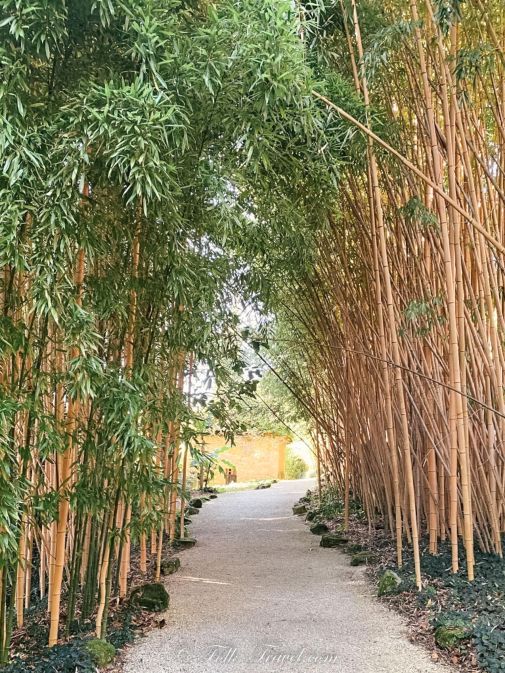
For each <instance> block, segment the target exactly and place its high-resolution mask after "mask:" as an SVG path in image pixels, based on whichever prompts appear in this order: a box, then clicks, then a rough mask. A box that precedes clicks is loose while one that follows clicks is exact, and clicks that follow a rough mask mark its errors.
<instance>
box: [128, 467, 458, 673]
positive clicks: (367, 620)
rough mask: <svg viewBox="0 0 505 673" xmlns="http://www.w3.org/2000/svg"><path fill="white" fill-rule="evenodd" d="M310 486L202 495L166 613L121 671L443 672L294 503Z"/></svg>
mask: <svg viewBox="0 0 505 673" xmlns="http://www.w3.org/2000/svg"><path fill="white" fill-rule="evenodd" d="M310 486H312V482H311V481H308V480H301V481H290V482H289V481H288V482H282V483H279V484H274V485H273V486H272V488H270V489H265V490H258V491H256V490H253V491H243V492H238V493H225V494H221V495H220V496H219V498H218V499H216V500H212V501H210V502H207V503H204V506H203V509H202V511H201V513H200V514H199V515H198V516H195V517H194V518H193V523H192V524H191V533H192V535H194V536H195V537H196V538H197V540H198V544H197V546H196V547H194V548H193V549H191V550H187V551H184V552H181V554H180V557H181V562H182V566H181V569H180V570H179V572H178V573H177V574H175V575H172V576H171V577H170V579H169V580H168V583H167V586H168V589H169V592H170V597H171V606H170V610H169V612H168V614H167V625H166V626H165V628H163V629H156V630H153V631H152V632H151V633H150V634H149V635H148V636H146V637H145V638H143V639H142V640H140V641H139V642H138V643H137V644H136V645H134V647H132V649H131V650H130V651H129V652H128V653H127V656H126V661H125V671H126V673H219V672H221V671H222V672H223V673H274V672H275V673H277V672H280V673H281V672H282V673H326V672H328V673H444V672H445V673H448V671H449V669H447V668H444V667H443V666H441V665H439V664H435V663H433V662H432V661H431V660H430V657H429V655H428V653H426V652H425V651H424V650H422V649H421V648H419V647H417V646H415V645H413V644H411V643H410V642H409V641H408V640H407V638H406V633H405V628H404V626H403V624H402V621H401V619H400V617H398V616H397V615H395V614H393V613H392V612H390V611H388V610H387V609H386V608H385V607H384V606H382V605H380V604H379V603H378V601H376V600H375V599H374V598H373V597H372V596H371V592H370V588H369V587H367V584H366V583H365V581H364V577H363V574H364V570H363V568H352V567H350V566H349V558H348V557H347V556H345V555H343V554H341V553H340V552H338V551H337V550H335V549H322V548H320V547H319V546H318V545H319V537H316V536H314V535H312V534H311V533H310V532H309V530H308V528H307V526H306V525H305V524H304V522H303V518H302V517H296V516H293V515H292V513H291V507H292V505H293V504H294V502H295V501H296V500H297V499H298V498H299V497H300V496H301V495H303V494H304V493H305V491H306V490H307V488H308V487H310Z"/></svg>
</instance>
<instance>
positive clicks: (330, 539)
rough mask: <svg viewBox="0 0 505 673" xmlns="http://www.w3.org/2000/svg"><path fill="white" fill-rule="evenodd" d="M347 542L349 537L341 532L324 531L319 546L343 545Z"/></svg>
mask: <svg viewBox="0 0 505 673" xmlns="http://www.w3.org/2000/svg"><path fill="white" fill-rule="evenodd" d="M348 542H349V539H348V538H346V537H345V535H342V534H341V533H325V534H324V535H323V536H322V537H321V542H320V543H319V544H320V546H321V547H343V546H344V545H346V544H347V543H348Z"/></svg>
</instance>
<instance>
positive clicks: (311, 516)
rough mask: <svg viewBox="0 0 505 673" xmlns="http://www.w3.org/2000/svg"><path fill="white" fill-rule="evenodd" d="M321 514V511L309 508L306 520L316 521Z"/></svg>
mask: <svg viewBox="0 0 505 673" xmlns="http://www.w3.org/2000/svg"><path fill="white" fill-rule="evenodd" d="M318 516H319V511H318V510H317V509H309V511H308V512H307V516H306V517H305V521H314V519H316V518H317V517H318Z"/></svg>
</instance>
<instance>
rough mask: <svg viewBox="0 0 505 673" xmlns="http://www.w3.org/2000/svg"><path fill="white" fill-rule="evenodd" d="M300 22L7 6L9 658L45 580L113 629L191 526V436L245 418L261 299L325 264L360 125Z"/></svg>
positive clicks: (151, 7) (0, 602)
mask: <svg viewBox="0 0 505 673" xmlns="http://www.w3.org/2000/svg"><path fill="white" fill-rule="evenodd" d="M302 32H303V26H302V24H301V19H300V15H299V13H298V12H296V11H294V7H293V6H292V4H291V3H290V2H287V1H286V2H284V1H282V2H278V1H276V2H266V3H265V2H259V0H246V1H244V2H238V1H237V2H236V1H233V0H227V1H226V2H222V3H218V4H217V5H215V6H214V5H212V4H210V3H204V2H202V3H198V2H195V3H186V2H181V1H179V0H160V1H157V2H147V1H146V2H137V1H135V2H133V1H131V2H129V1H127V2H116V0H106V1H102V0H99V1H93V2H91V0H90V1H84V2H82V0H79V1H77V0H75V1H74V0H72V1H71V2H63V1H62V2H54V3H49V4H48V3H45V2H38V0H33V1H30V2H18V1H17V0H7V1H6V2H4V3H3V4H2V8H1V10H0V69H1V77H0V80H1V84H0V115H1V122H0V165H1V167H2V174H1V176H0V201H1V208H0V309H1V318H0V320H1V322H0V428H1V431H0V659H1V661H2V662H5V661H6V660H7V659H8V656H9V643H10V637H11V633H12V630H13V628H15V627H16V625H17V626H21V625H22V624H23V621H24V615H25V610H26V608H27V607H28V606H29V603H30V600H31V596H35V597H36V600H39V599H45V600H47V606H48V635H49V644H50V645H53V644H55V643H56V642H57V641H58V639H61V638H62V637H65V636H66V635H68V634H69V632H70V630H71V628H74V627H73V624H74V623H75V622H76V621H79V622H81V623H84V622H86V621H89V620H90V619H94V620H95V624H96V631H97V633H98V634H99V635H103V636H104V637H105V636H106V633H107V615H108V606H109V604H110V601H111V599H112V598H113V597H117V596H118V595H119V596H123V595H124V594H125V593H126V591H127V582H128V572H129V566H130V549H131V546H132V545H137V544H139V543H140V544H141V545H142V548H143V549H144V552H145V549H146V544H145V541H146V539H149V538H151V537H153V536H154V537H153V539H156V538H158V547H157V550H156V552H155V555H157V556H158V557H159V554H160V553H161V550H162V545H163V544H166V540H167V539H169V538H170V536H172V537H173V531H171V530H170V522H171V521H173V516H172V515H173V514H174V513H175V512H172V515H171V513H170V508H171V507H172V509H173V507H174V501H175V498H174V495H175V497H176V495H177V490H178V483H177V479H176V477H175V475H176V474H177V471H178V468H179V465H178V462H177V459H176V457H175V456H177V446H178V445H180V443H181V442H182V443H183V444H184V447H185V448H186V449H187V448H189V450H191V451H192V452H193V454H194V456H195V459H196V460H198V457H199V456H200V455H201V454H200V453H199V451H198V437H199V436H200V434H201V432H202V426H203V421H202V414H204V415H206V414H207V413H210V414H211V415H214V417H217V418H219V422H220V424H221V425H222V427H224V428H225V430H226V432H227V433H229V434H232V433H233V430H234V427H235V420H234V418H233V416H232V415H231V414H230V409H231V408H232V407H234V406H236V405H237V404H238V403H239V401H240V399H241V398H242V397H243V396H244V395H247V394H249V388H250V386H249V385H248V384H247V383H244V380H243V377H242V370H243V369H244V368H245V362H244V360H243V357H242V352H241V351H242V348H243V344H242V341H241V340H240V338H239V337H238V334H237V330H238V328H239V326H240V317H239V314H240V310H239V309H240V306H241V305H248V306H249V307H250V310H253V311H257V312H258V313H262V314H264V315H268V313H269V311H270V310H271V306H272V302H273V299H274V296H275V293H276V289H275V288H276V287H278V286H279V285H280V284H282V283H283V282H285V280H286V278H288V277H292V276H293V273H294V274H296V273H297V271H296V269H306V268H308V265H310V260H311V255H312V252H313V249H314V248H313V246H312V245H311V241H313V240H315V231H316V230H317V228H318V227H319V225H320V217H319V216H320V213H321V212H323V211H324V208H325V205H324V204H325V203H330V202H331V201H332V200H333V199H334V193H335V191H334V190H335V182H336V180H335V179H336V175H337V167H338V158H339V152H340V147H341V142H342V132H343V131H344V132H345V129H348V128H349V126H348V125H343V124H341V123H340V122H339V121H338V120H335V119H334V115H332V113H330V112H329V111H328V110H327V109H326V108H325V106H324V105H322V104H320V103H318V102H317V101H315V100H314V99H313V98H312V97H311V95H310V92H311V89H312V87H313V86H314V85H315V83H316V82H321V81H322V80H323V75H322V73H321V70H320V69H318V70H317V72H316V71H315V70H314V69H312V68H311V66H310V63H309V60H308V59H307V49H306V45H305V44H304V43H303V41H302V40H301V39H300V35H301V33H302ZM189 354H191V358H190V357H189ZM198 368H206V369H207V370H208V371H210V372H211V375H212V377H213V379H214V381H215V395H214V396H213V397H211V398H208V399H204V398H203V397H202V396H200V398H199V399H198V400H196V402H198V403H195V401H193V404H191V405H190V404H189V403H188V396H187V391H186V388H185V380H187V378H188V374H189V370H190V369H191V370H195V369H198ZM195 395H196V393H195ZM183 453H184V452H183V451H180V452H179V454H180V455H181V456H182V455H183ZM155 546H156V545H155ZM151 551H153V550H151ZM144 552H143V553H144ZM151 560H152V559H151V558H149V561H151ZM145 562H146V559H145V558H144V560H143V561H142V564H143V565H144V564H145ZM153 562H154V561H153ZM34 578H36V579H37V586H35V579H34ZM63 605H64V606H65V614H66V621H65V623H64V624H62V623H60V612H61V608H62V606H63Z"/></svg>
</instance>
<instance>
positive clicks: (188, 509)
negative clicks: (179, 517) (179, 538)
mask: <svg viewBox="0 0 505 673" xmlns="http://www.w3.org/2000/svg"><path fill="white" fill-rule="evenodd" d="M186 514H188V515H189V516H194V515H195V514H200V510H199V508H198V507H193V506H192V505H190V506H189V507H186Z"/></svg>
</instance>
